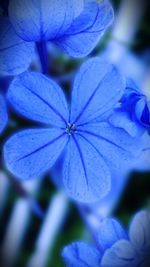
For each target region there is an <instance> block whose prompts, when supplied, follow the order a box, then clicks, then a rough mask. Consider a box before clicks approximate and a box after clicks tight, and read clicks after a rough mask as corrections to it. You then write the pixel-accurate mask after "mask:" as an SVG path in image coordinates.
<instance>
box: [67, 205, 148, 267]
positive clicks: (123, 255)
mask: <svg viewBox="0 0 150 267" xmlns="http://www.w3.org/2000/svg"><path fill="white" fill-rule="evenodd" d="M62 256H63V258H64V261H65V263H66V265H67V267H87V266H88V267H149V266H150V213H149V212H148V211H145V210H143V211H140V212H138V213H137V214H136V215H135V217H134V218H133V220H132V222H131V225H130V229H129V233H128V232H127V231H125V230H124V229H123V227H122V226H121V225H120V224H119V223H118V221H116V220H114V219H108V218H107V219H104V221H103V222H102V223H101V227H100V232H99V235H98V247H95V246H94V245H89V244H86V243H83V242H75V243H73V244H71V245H69V246H67V247H65V249H64V250H63V254H62Z"/></svg>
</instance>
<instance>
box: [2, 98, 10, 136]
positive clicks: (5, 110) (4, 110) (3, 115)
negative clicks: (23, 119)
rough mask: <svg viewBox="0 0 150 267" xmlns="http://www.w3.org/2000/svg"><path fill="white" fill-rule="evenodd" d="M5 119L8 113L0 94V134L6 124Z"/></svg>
mask: <svg viewBox="0 0 150 267" xmlns="http://www.w3.org/2000/svg"><path fill="white" fill-rule="evenodd" d="M7 120H8V114H7V109H6V104H5V100H4V98H3V97H2V95H0V134H1V133H2V131H3V130H4V128H5V126H6V124H7Z"/></svg>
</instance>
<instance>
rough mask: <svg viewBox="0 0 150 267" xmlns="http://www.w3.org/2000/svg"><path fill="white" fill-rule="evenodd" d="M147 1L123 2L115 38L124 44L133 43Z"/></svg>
mask: <svg viewBox="0 0 150 267" xmlns="http://www.w3.org/2000/svg"><path fill="white" fill-rule="evenodd" d="M145 7H146V1H145V0H143V1H141V0H123V1H121V6H120V9H119V13H118V16H117V18H116V21H115V25H114V29H113V33H112V34H113V37H114V38H115V39H117V40H118V41H121V42H124V43H129V44H130V43H131V42H132V40H133V38H134V36H135V34H136V32H137V30H138V28H139V23H140V21H141V18H142V16H143V14H144V11H145Z"/></svg>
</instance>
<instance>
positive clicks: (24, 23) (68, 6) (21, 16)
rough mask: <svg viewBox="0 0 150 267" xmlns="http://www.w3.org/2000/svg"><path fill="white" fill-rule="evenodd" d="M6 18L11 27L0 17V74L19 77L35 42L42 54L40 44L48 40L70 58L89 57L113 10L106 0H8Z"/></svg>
mask: <svg viewBox="0 0 150 267" xmlns="http://www.w3.org/2000/svg"><path fill="white" fill-rule="evenodd" d="M91 10H92V12H91ZM9 19H10V22H11V24H10V22H9V20H8V19H7V18H1V25H2V32H1V33H0V72H1V73H2V74H3V75H15V74H19V73H22V72H23V71H25V70H26V69H27V68H28V66H29V64H30V62H31V57H32V54H33V49H34V42H36V43H37V47H38V49H39V51H41V50H42V52H41V53H43V49H44V48H43V47H44V46H43V43H44V42H45V41H50V42H53V43H54V44H56V45H57V46H59V47H60V48H61V49H62V50H63V51H64V52H66V53H68V54H69V55H71V56H73V57H83V56H86V55H88V54H89V53H90V52H91V51H92V50H93V49H94V47H95V46H96V45H97V43H98V41H99V40H100V37H102V35H103V34H104V32H105V31H106V29H107V28H108V27H109V26H110V24H111V23H112V20H113V9H112V6H111V5H110V3H109V2H108V1H107V0H103V1H96V0H86V1H84V0H70V1H68V0H64V1H63V4H62V1H61V0H55V1H52V0H42V1H41V0H37V1H27V0H22V1H20V0H11V1H10V4H9ZM12 26H13V28H12ZM14 30H15V31H14Z"/></svg>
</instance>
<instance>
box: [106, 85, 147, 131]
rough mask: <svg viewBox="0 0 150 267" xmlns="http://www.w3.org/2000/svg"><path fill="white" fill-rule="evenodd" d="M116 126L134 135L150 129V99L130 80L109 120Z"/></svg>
mask: <svg viewBox="0 0 150 267" xmlns="http://www.w3.org/2000/svg"><path fill="white" fill-rule="evenodd" d="M109 121H110V122H111V123H112V124H113V125H114V126H118V127H120V128H123V129H125V130H126V131H127V132H128V133H129V134H131V135H132V136H136V135H141V134H143V132H144V131H145V130H150V100H149V101H148V99H147V97H146V96H145V95H144V94H143V92H142V91H140V89H139V88H138V87H137V86H136V85H135V84H134V82H133V81H131V80H128V81H127V85H126V90H125V93H124V95H123V97H122V99H121V101H120V105H119V107H118V108H116V112H115V113H114V114H113V115H112V116H111V117H110V120H109Z"/></svg>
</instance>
